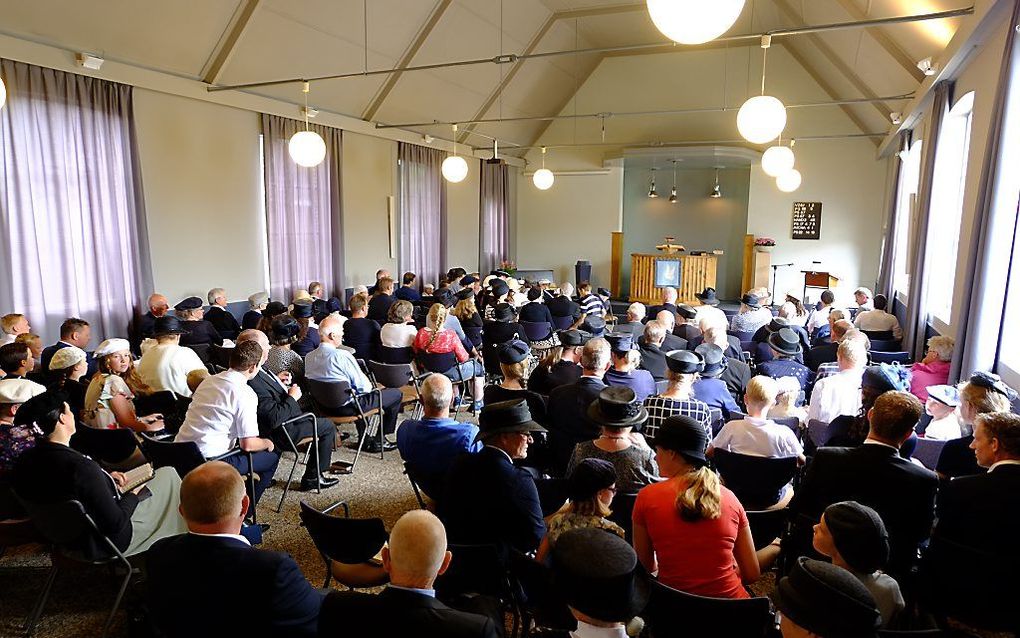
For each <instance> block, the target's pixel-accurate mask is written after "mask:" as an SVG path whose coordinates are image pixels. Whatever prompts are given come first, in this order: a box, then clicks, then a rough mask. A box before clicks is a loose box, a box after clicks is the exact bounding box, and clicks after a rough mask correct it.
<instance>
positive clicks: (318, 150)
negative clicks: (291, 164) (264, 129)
mask: <svg viewBox="0 0 1020 638" xmlns="http://www.w3.org/2000/svg"><path fill="white" fill-rule="evenodd" d="M301 91H302V92H303V93H304V94H305V110H304V113H305V130H303V131H298V132H297V133H295V134H294V135H292V136H291V137H290V142H289V143H288V144H287V151H288V152H289V153H290V157H291V159H293V160H294V161H295V162H297V163H298V164H300V165H301V166H305V167H308V168H311V167H313V166H318V165H319V164H321V163H322V160H324V159H326V142H324V141H323V140H322V137H320V136H319V134H318V133H316V132H315V131H309V130H308V82H305V83H304V86H303V87H302V89H301Z"/></svg>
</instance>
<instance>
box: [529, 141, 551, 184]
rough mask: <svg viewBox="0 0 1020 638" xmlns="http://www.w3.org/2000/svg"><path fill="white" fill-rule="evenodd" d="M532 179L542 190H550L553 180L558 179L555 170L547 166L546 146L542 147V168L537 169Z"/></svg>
mask: <svg viewBox="0 0 1020 638" xmlns="http://www.w3.org/2000/svg"><path fill="white" fill-rule="evenodd" d="M531 181H532V183H533V184H534V185H535V188H537V189H538V190H540V191H546V190H549V189H550V188H551V187H552V185H553V182H555V181H556V176H555V175H553V172H552V171H550V170H549V169H548V168H546V167H545V147H544V146H543V147H542V168H540V169H538V170H537V171H535V174H534V175H532V176H531Z"/></svg>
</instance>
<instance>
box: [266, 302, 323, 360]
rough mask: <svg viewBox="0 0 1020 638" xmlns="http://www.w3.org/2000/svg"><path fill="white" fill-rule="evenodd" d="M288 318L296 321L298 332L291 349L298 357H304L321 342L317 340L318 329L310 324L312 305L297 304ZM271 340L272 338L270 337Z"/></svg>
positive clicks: (309, 303)
mask: <svg viewBox="0 0 1020 638" xmlns="http://www.w3.org/2000/svg"><path fill="white" fill-rule="evenodd" d="M290 316H291V317H293V318H294V319H296V320H297V322H298V326H299V327H300V329H299V330H298V334H297V340H296V341H295V342H294V345H293V346H291V348H292V349H293V350H294V352H295V353H297V354H298V355H300V356H302V357H303V356H305V355H307V354H308V353H309V352H311V351H312V350H315V349H316V348H318V347H319V344H320V343H321V340H320V338H319V328H318V326H315V325H313V324H312V304H311V302H308V303H305V302H297V303H295V304H294V307H293V308H292V309H291V311H290ZM270 340H272V337H270Z"/></svg>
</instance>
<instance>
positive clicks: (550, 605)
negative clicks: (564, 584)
mask: <svg viewBox="0 0 1020 638" xmlns="http://www.w3.org/2000/svg"><path fill="white" fill-rule="evenodd" d="M510 577H511V578H512V579H513V580H514V581H515V582H516V583H517V586H518V588H517V589H516V590H515V592H519V594H520V595H517V596H516V599H517V600H516V606H517V608H518V610H520V614H521V638H528V636H530V635H531V626H532V624H534V626H535V629H537V630H538V635H543V634H544V633H546V632H556V633H557V635H558V634H560V633H562V634H566V633H568V632H571V631H574V630H576V629H577V620H576V619H575V618H574V616H573V614H571V613H570V608H569V607H568V606H567V601H566V599H565V598H564V597H563V592H562V591H561V590H560V589H558V588H557V587H556V585H555V583H554V582H553V576H552V570H551V569H550V568H549V567H548V566H546V565H543V564H542V563H540V562H538V561H536V560H535V559H533V558H531V557H530V556H526V555H524V554H522V553H520V552H518V551H516V550H511V552H510Z"/></svg>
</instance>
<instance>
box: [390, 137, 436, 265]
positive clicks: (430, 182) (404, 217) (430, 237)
mask: <svg viewBox="0 0 1020 638" xmlns="http://www.w3.org/2000/svg"><path fill="white" fill-rule="evenodd" d="M397 153H398V157H399V159H400V270H401V271H402V272H407V271H410V272H413V273H416V274H417V275H418V280H419V281H420V282H422V283H423V284H424V283H430V282H431V283H435V284H438V283H439V280H440V277H442V276H444V275H445V274H446V237H447V233H446V180H444V179H443V172H442V165H443V160H444V159H446V153H444V152H443V151H439V150H436V149H434V148H426V147H424V146H418V145H417V144H406V143H404V142H401V143H400V146H399V148H398V150H397Z"/></svg>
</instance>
